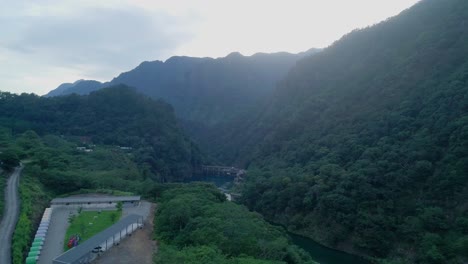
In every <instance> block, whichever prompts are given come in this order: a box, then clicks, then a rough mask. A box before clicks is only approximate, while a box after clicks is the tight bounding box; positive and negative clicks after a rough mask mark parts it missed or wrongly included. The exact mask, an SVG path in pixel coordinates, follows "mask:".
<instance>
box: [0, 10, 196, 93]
mask: <svg viewBox="0 0 468 264" xmlns="http://www.w3.org/2000/svg"><path fill="white" fill-rule="evenodd" d="M51 2H53V1H51ZM21 7H24V6H22V5H21V4H18V5H17V6H16V8H21ZM69 7H70V6H69ZM11 8H12V7H11V6H10V9H11ZM55 8H56V10H55V12H53V13H52V14H50V11H47V12H45V11H42V10H41V8H39V9H37V8H34V6H29V10H28V11H26V12H24V11H23V12H22V13H20V14H16V15H15V16H9V15H8V14H5V13H3V14H0V15H1V16H0V32H3V33H2V37H0V62H6V61H11V63H10V64H9V65H7V64H5V63H2V64H1V65H0V71H1V72H2V73H3V74H2V75H0V78H1V79H0V85H2V86H4V85H5V83H7V84H8V83H11V84H14V85H17V84H18V81H17V80H9V81H8V76H10V78H11V77H15V78H17V79H18V78H19V79H22V80H24V81H25V83H23V84H21V83H20V84H19V86H20V87H19V89H18V90H25V88H26V87H29V88H28V89H30V91H36V92H39V93H45V92H46V91H47V90H50V89H52V88H54V86H56V85H54V86H49V87H41V88H38V87H36V86H35V85H36V83H30V82H31V81H37V80H41V79H43V81H39V82H38V83H37V84H39V85H48V82H47V81H44V80H46V79H47V78H54V76H53V74H54V73H55V74H59V73H62V74H63V73H64V72H68V74H66V75H67V76H68V77H69V76H73V75H76V76H79V78H95V79H100V80H107V79H110V78H112V77H113V76H115V75H117V74H118V73H119V72H121V71H124V70H129V69H131V68H132V67H134V66H136V65H138V64H139V63H140V62H142V61H144V60H152V59H161V58H165V57H167V56H169V55H170V54H172V53H173V50H174V49H176V48H177V47H178V46H179V45H180V44H181V43H183V42H186V41H188V40H190V38H191V37H192V36H191V34H190V32H189V31H187V30H186V29H185V25H186V24H190V22H191V21H190V18H184V17H173V16H171V15H168V14H166V13H164V12H161V11H152V12H148V11H146V10H145V9H143V8H138V7H132V6H119V8H116V7H102V6H101V7H94V6H93V7H88V6H86V5H85V6H84V7H83V6H80V7H76V6H75V8H77V9H75V10H74V11H73V12H68V10H67V8H60V6H56V7H55ZM23 10H24V9H23ZM38 72H42V73H43V74H44V75H43V76H27V75H33V74H36V75H37V73H38ZM73 73H75V74H73ZM23 75H24V76H23ZM57 77H58V76H55V78H54V79H55V80H51V81H50V83H57V85H58V84H60V82H61V81H64V80H62V78H60V77H59V78H57ZM67 81H73V80H67ZM4 89H10V90H11V88H4V87H0V90H4ZM44 89H45V90H44Z"/></svg>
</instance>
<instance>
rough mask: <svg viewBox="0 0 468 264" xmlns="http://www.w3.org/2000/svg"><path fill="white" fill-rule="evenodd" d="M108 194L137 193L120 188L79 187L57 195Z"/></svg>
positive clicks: (126, 194)
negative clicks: (120, 189)
mask: <svg viewBox="0 0 468 264" xmlns="http://www.w3.org/2000/svg"><path fill="white" fill-rule="evenodd" d="M89 193H91V194H106V195H114V196H134V195H136V194H135V193H133V192H125V191H119V190H112V189H85V188H83V189H79V190H77V191H74V192H69V193H64V194H62V195H59V196H57V197H68V196H70V195H78V194H89Z"/></svg>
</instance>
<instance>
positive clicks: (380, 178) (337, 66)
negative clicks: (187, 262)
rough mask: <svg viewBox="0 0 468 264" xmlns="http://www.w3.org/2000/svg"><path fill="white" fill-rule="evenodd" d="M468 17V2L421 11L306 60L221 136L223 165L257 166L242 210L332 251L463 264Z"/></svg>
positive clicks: (432, 3)
mask: <svg viewBox="0 0 468 264" xmlns="http://www.w3.org/2000/svg"><path fill="white" fill-rule="evenodd" d="M467 14H468V2H467V1H463V0H447V1H437V0H426V1H421V2H420V3H419V4H417V5H416V6H414V7H413V8H411V9H410V10H408V11H405V12H403V13H402V14H401V15H399V16H397V17H395V18H391V19H389V20H387V21H385V22H383V23H380V24H378V25H375V26H373V27H369V28H365V29H362V30H356V31H354V32H352V33H350V34H348V35H346V36H344V37H343V38H342V39H341V40H339V41H337V42H336V43H334V44H333V45H331V46H330V47H328V48H326V49H325V50H323V51H322V52H320V53H318V54H316V55H314V56H311V57H309V58H306V59H304V60H301V61H299V62H298V64H297V66H296V67H294V68H293V69H292V71H291V72H290V74H289V75H288V77H287V78H286V79H285V80H284V81H283V82H282V83H281V84H280V85H279V87H278V89H277V90H276V92H275V94H274V95H273V96H272V98H270V102H269V104H268V105H267V106H266V107H264V108H262V109H261V111H258V112H256V113H251V114H250V116H249V118H247V119H243V120H241V121H240V122H238V123H236V124H233V125H231V126H229V127H228V128H229V129H228V128H226V129H225V130H222V131H221V132H219V133H218V134H220V135H222V136H226V138H224V140H223V141H222V142H223V144H219V146H222V147H221V151H220V152H222V153H225V155H224V158H225V161H226V162H232V161H235V162H237V163H239V164H244V165H246V166H248V170H249V176H248V179H247V182H246V183H245V186H244V191H243V194H242V200H243V201H242V202H243V203H244V204H246V205H247V206H248V207H249V208H250V209H252V210H255V211H257V212H260V213H262V214H263V215H265V216H266V217H267V218H268V219H270V220H273V221H276V222H279V223H281V224H283V225H285V226H287V227H288V228H289V229H290V230H292V231H296V232H299V233H301V234H307V235H308V236H309V237H313V238H314V239H315V240H318V241H320V242H321V243H324V244H326V245H328V246H332V247H335V248H341V249H344V248H345V247H343V245H352V249H351V250H353V251H354V252H358V253H360V254H364V255H367V256H372V257H376V258H388V259H404V260H406V261H407V262H410V263H463V262H466V257H465V259H463V254H461V253H460V251H457V250H456V249H457V248H460V246H459V245H460V244H458V241H463V237H465V236H466V235H467V233H466V229H465V227H466V225H465V221H464V220H459V219H464V218H466V217H467V215H468V211H467V208H468V207H467V201H468V159H467V157H468V118H467V111H468V101H467V98H468V53H467V52H466V47H468V27H466V26H465V21H467V19H468V16H467ZM229 130H230V132H229ZM224 132H226V133H224ZM436 238H437V239H436ZM460 239H461V240H460ZM462 244H463V243H462ZM348 250H349V248H348Z"/></svg>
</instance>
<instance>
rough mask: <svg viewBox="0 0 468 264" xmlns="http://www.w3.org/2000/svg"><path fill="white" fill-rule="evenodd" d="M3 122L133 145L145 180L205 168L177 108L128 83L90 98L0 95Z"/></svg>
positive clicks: (176, 177)
mask: <svg viewBox="0 0 468 264" xmlns="http://www.w3.org/2000/svg"><path fill="white" fill-rule="evenodd" d="M0 123H1V124H2V126H4V127H7V128H9V129H11V130H12V131H13V133H14V134H18V133H21V132H24V131H27V130H34V131H36V132H37V133H38V134H39V135H44V134H55V135H64V136H76V137H80V138H82V139H83V141H85V142H88V143H89V144H92V143H98V144H105V145H117V146H123V147H131V148H132V150H131V154H132V155H135V160H137V161H138V163H139V164H140V165H141V168H142V169H143V170H144V174H146V177H151V178H153V179H155V180H158V181H173V180H182V179H184V178H187V177H190V176H191V175H192V173H193V172H194V170H196V169H197V168H198V167H199V166H200V164H201V155H200V153H199V151H198V149H197V148H196V147H195V146H194V144H193V143H192V142H191V141H190V140H189V139H188V138H187V137H186V136H185V135H184V133H183V132H182V130H181V128H180V127H179V125H178V123H177V120H176V117H175V115H174V111H173V109H172V107H171V106H170V105H168V104H166V103H164V102H162V101H155V100H153V99H151V98H149V97H148V96H144V95H141V94H138V93H137V92H135V91H134V89H132V88H128V87H126V86H123V85H120V86H115V87H111V88H106V89H102V90H100V91H96V92H93V93H91V94H90V95H87V96H79V95H69V96H61V97H52V98H44V97H39V96H36V95H34V94H21V95H13V94H9V93H1V94H0ZM145 168H146V169H145Z"/></svg>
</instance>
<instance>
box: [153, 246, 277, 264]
mask: <svg viewBox="0 0 468 264" xmlns="http://www.w3.org/2000/svg"><path fill="white" fill-rule="evenodd" d="M154 263H156V264H173V263H178V264H281V263H284V262H280V261H271V260H261V259H255V258H252V257H234V258H229V257H227V256H225V255H223V254H222V253H221V252H219V249H217V248H216V247H210V246H197V247H184V248H183V249H177V248H176V247H174V246H169V245H165V244H162V245H160V247H159V250H158V253H157V254H156V255H155V260H154Z"/></svg>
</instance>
